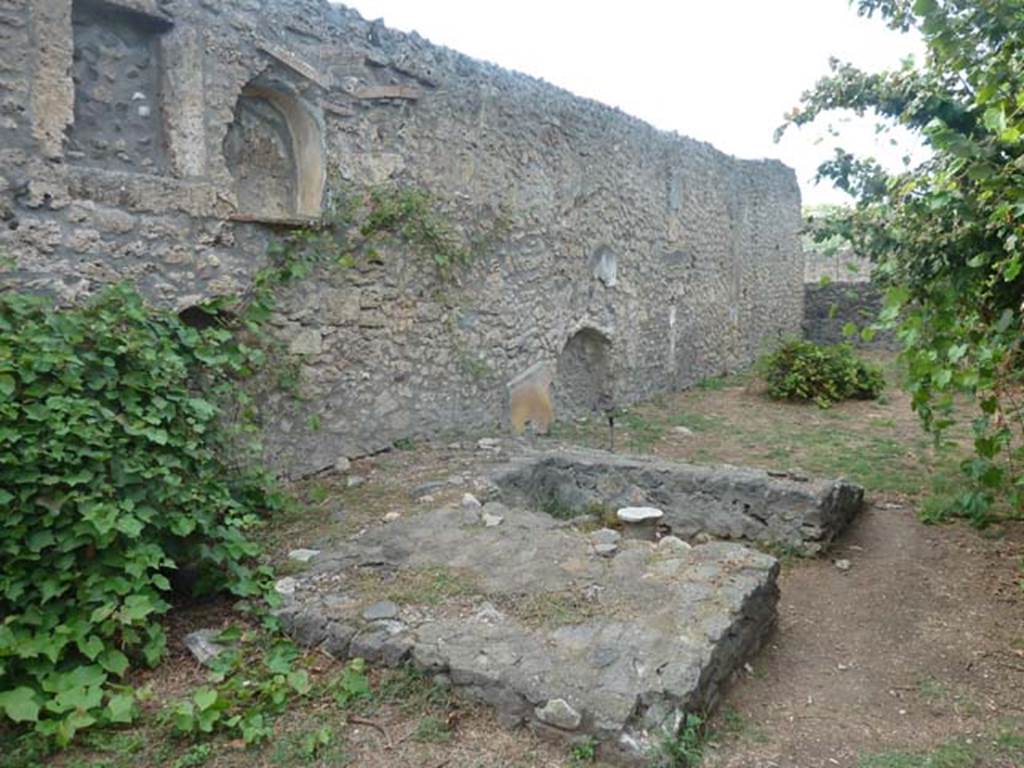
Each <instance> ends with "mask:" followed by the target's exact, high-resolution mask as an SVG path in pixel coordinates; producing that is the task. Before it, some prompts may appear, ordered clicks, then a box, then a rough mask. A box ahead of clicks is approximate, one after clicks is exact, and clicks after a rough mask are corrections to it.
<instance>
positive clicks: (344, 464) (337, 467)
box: [334, 456, 352, 472]
mask: <svg viewBox="0 0 1024 768" xmlns="http://www.w3.org/2000/svg"><path fill="white" fill-rule="evenodd" d="M350 469H352V462H351V461H349V460H348V457H347V456H339V457H338V460H337V461H336V462H334V471H335V472H348V471H349V470H350Z"/></svg>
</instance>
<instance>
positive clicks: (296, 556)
mask: <svg viewBox="0 0 1024 768" xmlns="http://www.w3.org/2000/svg"><path fill="white" fill-rule="evenodd" d="M319 554H320V550H319V549H293V550H292V551H291V552H289V553H288V559H289V560H295V561H296V562H298V563H308V562H309V561H310V560H312V559H313V558H314V557H316V556H317V555H319Z"/></svg>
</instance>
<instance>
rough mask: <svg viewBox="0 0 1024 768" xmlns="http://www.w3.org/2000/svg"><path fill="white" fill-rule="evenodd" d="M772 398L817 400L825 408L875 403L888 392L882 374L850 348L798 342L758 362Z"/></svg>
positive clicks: (795, 340) (781, 348) (786, 344)
mask: <svg viewBox="0 0 1024 768" xmlns="http://www.w3.org/2000/svg"><path fill="white" fill-rule="evenodd" d="M758 373H759V374H760V375H761V377H762V378H763V379H764V380H765V382H766V383H767V384H768V394H769V395H770V396H771V397H773V398H776V399H778V400H797V401H810V400H813V401H814V402H815V403H817V404H818V405H819V406H821V407H822V408H827V407H828V406H829V405H831V404H832V403H837V402H840V401H842V400H871V399H874V398H876V397H878V395H880V394H881V393H882V390H884V389H885V378H884V377H883V375H882V371H881V369H880V368H878V367H877V366H875V365H872V364H870V363H868V362H866V361H864V360H862V359H861V358H860V357H858V356H857V354H856V353H855V352H854V351H853V348H852V347H851V346H850V345H849V344H837V345H835V346H822V345H820V344H815V343H814V342H811V341H803V340H800V339H794V340H791V341H787V342H785V343H783V345H782V346H781V347H779V349H777V350H775V351H774V352H771V353H769V354H767V355H764V356H763V357H762V358H761V359H760V361H758Z"/></svg>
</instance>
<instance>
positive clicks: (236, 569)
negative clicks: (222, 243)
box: [0, 287, 280, 744]
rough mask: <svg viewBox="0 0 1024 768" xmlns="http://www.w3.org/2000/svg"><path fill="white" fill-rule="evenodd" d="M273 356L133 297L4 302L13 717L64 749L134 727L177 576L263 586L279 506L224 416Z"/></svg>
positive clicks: (1, 401) (5, 523) (2, 587)
mask: <svg viewBox="0 0 1024 768" xmlns="http://www.w3.org/2000/svg"><path fill="white" fill-rule="evenodd" d="M259 362H260V360H259V353H258V352H256V351H255V350H253V349H248V348H246V347H245V345H243V344H240V343H239V342H238V341H237V340H236V339H235V337H234V336H233V334H232V333H230V332H229V331H227V330H225V329H222V328H219V327H217V326H216V325H214V327H211V328H207V329H205V330H198V329H195V328H191V327H188V326H186V325H185V324H184V323H183V322H182V321H181V320H180V319H179V318H178V317H177V316H176V315H173V314H171V313H168V312H163V311H157V310H153V309H150V308H148V307H147V306H146V305H145V304H144V303H143V301H142V299H141V298H140V297H139V296H138V295H137V294H136V293H135V292H134V291H132V290H131V289H129V288H126V287H115V288H112V289H109V290H108V291H106V292H105V293H103V294H102V295H100V296H98V297H97V298H95V299H94V300H92V301H91V302H89V303H88V304H86V305H84V306H82V307H77V308H72V309H64V310H57V309H55V308H54V307H53V306H52V304H51V302H49V301H48V300H46V299H44V298H40V297H34V296H28V295H24V294H19V293H16V292H13V291H11V292H6V293H3V294H0V505H2V508H3V514H2V516H0V563H2V566H0V716H4V715H5V716H6V718H8V719H9V720H11V721H14V722H20V723H27V724H33V725H34V727H35V729H36V730H37V731H38V732H39V733H41V734H43V735H45V736H48V737H52V738H54V739H55V740H56V741H57V743H59V744H66V743H68V742H69V741H70V740H71V739H72V738H73V737H74V734H75V733H76V731H78V730H81V729H83V728H86V727H89V726H92V725H103V724H107V723H121V722H128V721H129V720H131V719H132V717H133V716H134V710H135V707H136V705H135V702H134V695H133V691H132V689H131V688H130V687H129V686H127V685H125V684H123V678H124V676H125V674H126V672H127V671H128V670H129V668H130V667H131V666H132V665H134V664H136V663H140V662H142V663H146V664H149V665H153V664H156V663H157V662H158V661H159V660H160V658H161V657H162V655H163V653H164V646H165V637H164V631H163V629H162V627H161V624H160V622H159V617H160V615H161V614H162V613H164V612H165V611H166V610H167V609H168V607H169V605H168V600H167V597H168V593H169V591H170V589H171V582H170V577H171V576H172V575H173V574H174V572H175V570H176V569H178V568H179V567H181V566H188V568H189V570H190V573H191V574H192V575H193V577H194V578H193V579H192V581H193V582H194V583H195V588H196V589H197V590H215V589H222V588H226V589H228V590H230V591H231V592H233V593H234V594H236V595H240V596H256V595H260V594H264V593H265V592H266V590H267V587H268V583H269V578H270V573H269V570H267V569H266V568H264V567H262V566H259V565H257V564H255V562H254V557H255V555H256V554H257V547H256V545H255V544H254V543H253V542H252V541H250V540H249V539H248V538H247V535H246V530H247V529H249V528H250V527H251V526H253V525H254V524H255V523H256V522H257V520H258V517H257V514H256V513H257V512H258V511H259V510H262V509H268V508H270V507H273V506H276V505H277V504H278V503H279V502H280V499H279V498H278V497H276V496H275V495H274V494H273V493H272V492H271V491H270V486H269V485H268V484H267V482H266V481H265V480H264V479H263V478H262V476H261V475H259V474H256V473H254V472H249V471H247V470H245V469H243V468H240V467H239V466H237V465H236V463H235V462H234V461H232V460H231V459H230V458H229V457H230V456H231V455H234V454H233V451H232V450H231V448H232V445H233V443H232V439H231V437H230V431H229V430H226V429H225V421H226V417H225V413H226V411H225V409H224V405H225V404H226V403H228V402H229V399H228V398H230V402H231V403H232V404H233V406H235V405H237V404H238V392H237V389H238V387H237V382H238V378H239V377H240V376H244V375H245V374H246V373H247V372H248V371H249V370H251V369H252V367H253V366H254V365H258V364H259ZM0 721H2V719H0Z"/></svg>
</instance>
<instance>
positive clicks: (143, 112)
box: [139, 104, 149, 117]
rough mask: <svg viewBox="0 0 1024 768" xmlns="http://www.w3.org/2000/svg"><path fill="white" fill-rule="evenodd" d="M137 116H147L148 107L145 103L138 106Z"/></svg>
mask: <svg viewBox="0 0 1024 768" xmlns="http://www.w3.org/2000/svg"><path fill="white" fill-rule="evenodd" d="M139 117H149V107H148V106H147V105H146V104H143V105H142V106H141V107H139Z"/></svg>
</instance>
